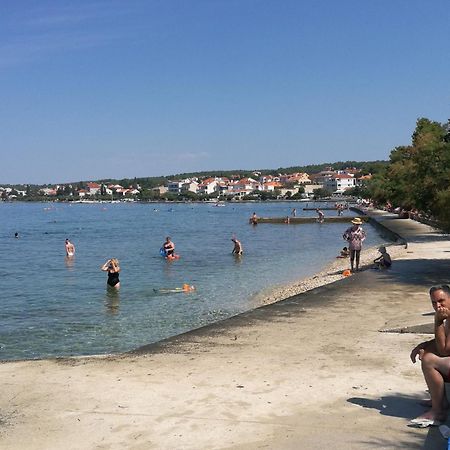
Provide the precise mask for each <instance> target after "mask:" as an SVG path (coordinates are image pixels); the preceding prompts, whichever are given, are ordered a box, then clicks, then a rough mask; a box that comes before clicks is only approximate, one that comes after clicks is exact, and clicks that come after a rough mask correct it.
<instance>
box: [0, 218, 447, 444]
mask: <svg viewBox="0 0 450 450" xmlns="http://www.w3.org/2000/svg"><path fill="white" fill-rule="evenodd" d="M367 213H368V214H369V215H370V216H371V217H372V218H373V219H374V220H376V221H378V222H379V223H380V224H382V226H384V227H386V228H388V229H389V230H391V231H392V232H394V233H396V234H398V235H400V236H402V237H403V238H404V239H405V240H406V241H407V243H408V245H407V248H405V245H398V246H391V247H389V249H388V251H389V253H390V254H391V255H392V256H393V259H394V263H393V266H392V268H391V269H389V270H386V271H378V270H371V269H368V270H363V271H361V272H358V273H356V274H354V275H352V276H350V277H347V278H345V277H343V276H342V273H341V272H342V266H341V265H340V264H348V263H347V262H345V261H340V260H337V261H336V262H335V263H333V265H332V266H330V267H328V268H326V270H324V271H323V273H321V274H318V275H317V278H311V279H309V280H303V281H302V282H298V283H295V284H293V285H291V286H288V287H286V288H284V290H283V289H281V290H280V289H278V288H277V289H278V291H276V292H275V291H274V292H273V294H272V297H270V298H267V303H271V304H267V305H265V306H262V307H260V308H257V309H255V310H253V311H249V312H247V313H244V314H241V315H238V316H235V317H233V318H230V319H227V320H224V321H222V322H219V323H216V324H213V325H209V326H206V327H204V328H201V329H198V330H194V331H192V332H189V333H186V334H183V335H180V336H176V337H174V338H171V339H167V340H165V341H162V342H160V343H157V344H152V345H149V346H146V347H143V348H141V349H138V350H136V351H135V352H131V353H129V354H125V355H117V356H107V357H89V358H64V359H54V360H39V361H18V362H3V363H1V364H0V379H1V383H2V386H1V387H2V389H1V392H2V395H1V397H0V447H1V448H5V449H61V448H65V449H124V448H126V449H153V448H154V449H324V448H330V447H332V448H334V449H375V448H376V449H380V448H385V449H396V448H398V449H400V448H405V449H406V448H408V449H419V448H426V449H440V448H442V449H444V448H446V440H444V439H443V438H442V437H441V436H440V434H439V431H438V430H437V429H435V428H433V429H414V428H409V427H408V426H407V424H408V421H409V419H410V418H412V417H415V416H417V415H418V414H420V413H421V412H422V411H423V408H422V407H421V406H420V405H419V403H418V401H419V400H420V399H422V398H424V397H425V391H424V390H425V383H424V381H423V378H422V375H421V371H420V367H419V366H418V365H417V364H416V365H413V364H412V363H411V362H410V360H409V353H410V350H411V348H412V347H414V345H416V344H417V343H418V342H421V341H422V340H424V339H429V338H430V336H429V335H427V334H424V333H426V332H428V331H429V329H430V327H429V326H427V324H430V323H431V322H432V320H433V318H432V315H430V312H431V311H432V308H431V305H430V303H429V299H428V289H429V287H430V286H431V285H433V284H438V283H443V282H448V281H449V279H448V276H449V275H448V274H449V273H450V237H449V236H448V235H447V236H445V235H441V234H439V233H438V232H436V231H435V230H433V229H432V228H430V227H428V226H426V225H422V224H419V223H417V222H413V221H411V220H409V219H397V218H396V217H394V216H392V215H389V214H386V213H384V212H381V211H367ZM374 251H375V249H371V250H370V251H369V249H366V252H365V253H366V254H365V255H364V264H368V263H369V262H371V261H372V260H373V258H374V257H375V256H376V255H375V254H373V252H374ZM327 277H328V278H327ZM333 277H336V279H334V278H333ZM330 281H333V282H331V283H330ZM315 283H317V284H315ZM308 289H309V290H308ZM286 297H287V298H286ZM280 298H284V300H281V301H278V299H280ZM404 331H415V332H404ZM419 332H420V333H419Z"/></svg>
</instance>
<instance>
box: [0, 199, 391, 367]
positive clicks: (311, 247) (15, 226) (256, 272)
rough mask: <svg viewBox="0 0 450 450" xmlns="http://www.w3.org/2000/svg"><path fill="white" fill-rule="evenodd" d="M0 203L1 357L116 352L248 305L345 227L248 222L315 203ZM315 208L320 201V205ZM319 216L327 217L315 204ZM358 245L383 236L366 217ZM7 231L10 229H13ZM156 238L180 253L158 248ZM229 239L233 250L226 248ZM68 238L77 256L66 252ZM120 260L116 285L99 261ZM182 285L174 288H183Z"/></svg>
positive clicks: (331, 247) (309, 266)
mask: <svg viewBox="0 0 450 450" xmlns="http://www.w3.org/2000/svg"><path fill="white" fill-rule="evenodd" d="M219 205H220V206H216V204H212V203H138V202H128V203H126V202H122V203H24V202H12V203H8V202H0V223H1V228H0V302H1V309H0V359H1V360H20V359H40V358H47V357H61V356H74V355H97V354H111V353H119V352H126V351H130V350H133V349H136V348H138V347H140V346H143V345H146V344H150V343H154V342H157V341H160V340H162V339H165V338H168V337H170V336H174V335H177V334H180V333H183V332H186V331H189V330H193V329H195V328H198V327H201V326H204V325H206V324H210V323H213V322H217V321H219V320H221V319H225V318H228V317H231V316H234V315H236V314H239V313H241V312H244V311H248V310H250V309H253V308H255V307H257V306H258V304H259V303H258V302H257V301H256V300H255V299H256V298H258V295H260V294H261V292H264V290H267V289H268V288H270V287H271V286H274V285H282V284H286V283H290V282H293V281H296V280H299V279H301V278H304V277H307V276H311V275H313V274H314V273H316V272H318V271H320V270H321V269H322V268H323V267H324V266H325V265H326V264H328V263H329V262H330V261H332V260H334V258H335V257H336V255H338V254H339V251H340V250H341V249H342V247H343V246H344V245H346V242H345V241H343V239H342V234H343V232H344V231H345V229H346V228H347V226H349V225H350V220H351V217H352V216H354V213H352V212H350V211H345V212H344V214H345V215H346V216H348V218H349V224H348V225H347V224H345V223H337V224H331V223H323V224H320V223H310V224H289V225H287V224H259V225H256V226H252V225H250V224H249V221H248V219H249V217H250V216H251V215H252V214H253V212H256V214H257V215H258V216H262V217H282V216H287V215H289V214H290V213H291V211H292V209H293V208H296V210H297V216H298V217H311V216H314V217H315V216H316V214H315V212H314V211H304V210H303V208H304V207H314V206H316V205H315V204H314V203H311V202H310V203H304V202H260V203H223V204H219ZM320 205H321V207H324V206H326V204H323V203H321V204H320ZM325 215H326V216H327V215H333V216H334V215H336V212H335V211H325ZM365 229H366V232H367V240H366V242H365V245H366V246H373V245H380V244H382V243H386V238H383V237H382V236H380V235H379V234H378V232H377V231H376V230H375V229H374V228H372V227H371V226H370V225H365ZM16 232H17V233H18V236H19V237H18V238H15V237H14V235H15V233H16ZM166 236H170V237H171V238H172V240H173V242H174V243H175V245H176V253H177V254H179V255H180V259H178V260H174V261H167V260H166V259H164V258H163V257H162V256H161V255H160V251H159V250H160V248H161V245H162V243H163V242H164V240H165V237H166ZM233 237H236V238H237V239H239V240H240V241H241V243H242V245H243V249H244V254H243V255H242V256H241V257H236V256H234V255H232V254H231V251H232V249H233V242H232V241H231V239H232V238H233ZM66 238H68V239H70V240H71V241H72V242H73V243H74V245H75V247H76V254H75V256H74V257H72V258H67V257H66V255H65V247H64V242H65V239H66ZM109 258H117V259H119V263H120V267H121V272H120V281H121V287H120V289H119V290H118V291H117V290H112V289H110V288H109V289H108V288H107V286H106V279H107V275H106V273H105V272H102V271H101V270H100V267H101V266H102V265H103V263H104V262H105V261H106V260H107V259H109ZM184 284H188V285H192V286H194V287H195V290H194V291H192V292H183V291H181V292H180V288H181V287H182V286H183V285H184Z"/></svg>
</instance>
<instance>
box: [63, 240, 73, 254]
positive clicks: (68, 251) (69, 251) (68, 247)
mask: <svg viewBox="0 0 450 450" xmlns="http://www.w3.org/2000/svg"><path fill="white" fill-rule="evenodd" d="M65 246H66V255H67V256H73V255H75V245H73V244H72V242H70V241H69V239H66V242H65Z"/></svg>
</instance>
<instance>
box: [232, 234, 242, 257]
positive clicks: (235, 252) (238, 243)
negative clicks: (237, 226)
mask: <svg viewBox="0 0 450 450" xmlns="http://www.w3.org/2000/svg"><path fill="white" fill-rule="evenodd" d="M231 240H232V241H233V243H234V247H233V251H232V252H231V253H232V254H233V255H237V256H240V255H242V253H243V249H242V244H241V241H238V240H237V239H236V238H235V237H234V238H231Z"/></svg>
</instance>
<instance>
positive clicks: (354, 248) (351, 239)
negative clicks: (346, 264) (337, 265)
mask: <svg viewBox="0 0 450 450" xmlns="http://www.w3.org/2000/svg"><path fill="white" fill-rule="evenodd" d="M362 223H363V222H362V220H361V219H360V218H359V217H355V218H354V219H353V220H352V224H353V225H352V226H351V227H350V228H347V230H345V233H344V235H343V236H342V237H343V238H344V239H345V240H346V241H348V244H349V249H350V266H351V271H352V272H353V270H354V265H355V262H356V270H357V271H358V270H359V257H360V253H361V248H362V243H363V241H364V239H366V232H365V231H364V230H363V229H362V228H361V224H362Z"/></svg>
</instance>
